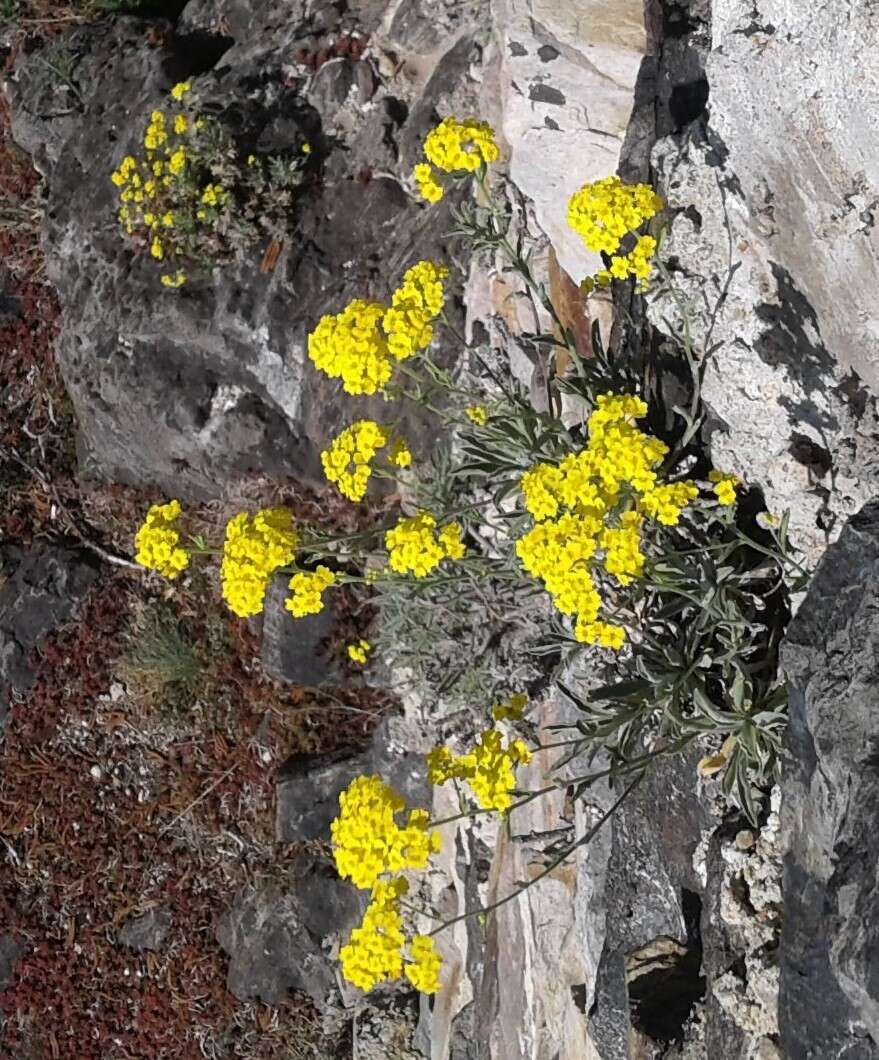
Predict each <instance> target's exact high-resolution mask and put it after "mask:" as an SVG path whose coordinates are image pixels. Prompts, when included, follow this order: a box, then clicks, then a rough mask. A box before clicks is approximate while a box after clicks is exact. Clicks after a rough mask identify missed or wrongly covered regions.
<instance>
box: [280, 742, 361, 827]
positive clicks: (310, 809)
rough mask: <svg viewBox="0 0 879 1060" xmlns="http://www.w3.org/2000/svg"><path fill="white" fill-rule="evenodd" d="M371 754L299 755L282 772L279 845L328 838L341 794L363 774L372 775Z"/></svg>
mask: <svg viewBox="0 0 879 1060" xmlns="http://www.w3.org/2000/svg"><path fill="white" fill-rule="evenodd" d="M370 764H371V763H370V757H369V754H368V753H361V754H352V753H351V752H350V751H344V750H341V751H333V752H330V753H328V754H295V755H291V756H290V758H288V759H287V761H286V762H285V763H284V764H283V766H282V767H281V769H280V770H279V771H278V779H277V798H276V803H277V805H276V811H275V838H276V839H277V840H278V842H279V843H298V842H301V841H303V840H306V839H327V838H329V834H330V822H331V821H332V820H333V818H334V817H336V816H337V814H338V812H339V795H340V794H341V793H342V792H343V791H344V790H345V788H346V787H347V786H348V785H349V784H350V783H351V781H352V780H353V779H354V778H355V777H356V776H358V775H359V774H361V773H369V772H370Z"/></svg>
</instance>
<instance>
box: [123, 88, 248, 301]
mask: <svg viewBox="0 0 879 1060" xmlns="http://www.w3.org/2000/svg"><path fill="white" fill-rule="evenodd" d="M190 89H191V84H190V82H189V81H182V82H180V83H178V84H176V85H175V86H174V88H173V89H172V90H171V97H172V98H173V99H174V100H175V101H176V102H177V103H178V104H181V101H182V100H183V97H184V96H185V95H186V94H187V92H189V91H190ZM204 126H205V121H204V119H202V118H198V119H196V120H195V121H191V120H190V119H189V118H188V117H187V116H186V114H184V113H177V114H169V113H166V112H165V111H163V110H154V111H153V112H152V114H151V115H150V120H149V123H148V125H147V128H146V132H145V133H144V138H143V147H144V155H143V157H142V158H140V159H137V158H135V157H133V156H132V155H126V156H125V158H123V159H122V162H121V163H120V165H119V167H118V169H116V170H115V171H114V172H113V174H112V175H111V177H110V179H111V180H112V182H113V183H114V184H115V185H116V187H117V188H118V189H119V202H120V206H119V211H118V215H117V216H118V219H119V224H120V225H121V227H122V229H123V230H124V231H125V232H126V233H127V234H128V235H137V236H138V237H141V236H143V237H145V238H146V240H147V242H148V245H149V249H150V254H151V255H152V257H153V258H155V260H156V261H164V259H165V258H166V257H167V256H168V255H169V254H170V255H171V256H174V254H175V252H176V251H177V249H178V246H179V244H178V238H179V237H180V234H181V233H185V232H188V231H189V229H190V228H191V226H192V225H193V224H194V223H195V222H196V221H203V222H206V223H207V224H208V225H209V226H213V225H214V224H215V222H216V221H217V220H218V218H219V211H220V209H221V208H222V207H224V206H225V205H226V204H227V203H228V202H229V201H230V193H229V192H228V191H226V190H225V189H224V188H222V187H221V186H220V185H218V184H213V183H209V184H207V185H206V186H205V187H204V189H200V188H199V187H198V183H197V180H198V178H197V175H196V173H195V172H194V171H193V169H192V168H191V167H190V161H191V159H192V157H193V156H196V157H197V156H198V142H197V139H193V137H197V136H198V133H199V132H200V131H201V130H202V129H203V128H204ZM193 196H194V199H193V202H195V201H197V202H200V203H201V204H202V205H201V206H200V207H199V208H198V209H197V210H196V209H195V207H194V206H193V205H192V203H190V199H192V198H193ZM161 279H162V284H163V286H165V287H168V288H177V287H181V286H182V285H183V284H184V283H185V282H186V275H185V273H184V272H183V270H182V269H178V270H177V271H176V272H171V273H164V274H163V275H162V278H161Z"/></svg>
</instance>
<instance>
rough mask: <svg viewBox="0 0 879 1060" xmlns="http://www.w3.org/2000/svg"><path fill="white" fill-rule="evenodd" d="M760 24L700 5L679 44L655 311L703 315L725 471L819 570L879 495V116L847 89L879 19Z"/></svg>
mask: <svg viewBox="0 0 879 1060" xmlns="http://www.w3.org/2000/svg"><path fill="white" fill-rule="evenodd" d="M677 6H678V7H685V5H677ZM756 10H757V9H755V8H754V7H753V5H751V4H749V3H746V2H744V0H741V2H740V0H724V2H722V3H721V2H717V0H716V2H715V3H713V4H712V5H711V15H710V19H708V20H706V19H705V17H704V14H702V13H697V14H696V15H694V13H693V9H692V8H690V9H689V10H688V11H684V12H683V13H682V18H681V19H680V20H679V21H678V23H677V29H676V31H675V35H674V36H673V37H672V38H671V39H670V40H669V39H668V38H667V39H666V42H665V45H664V47H663V53H662V62H661V64H660V72H659V78H658V88H657V91H658V93H659V96H660V103H661V104H662V106H661V107H660V110H659V112H658V116H657V119H656V120H657V132H658V133H659V135H660V136H662V135H663V133H664V132H667V131H669V130H671V131H672V135H667V136H664V137H663V138H662V139H660V140H659V142H658V143H657V144H656V146H655V148H654V151H653V156H652V162H653V167H654V171H655V175H656V183H657V187H658V189H659V191H660V192H661V193H662V194H663V195H664V196H665V198H666V200H667V202H668V205H669V207H670V208H671V211H672V213H673V216H672V220H671V225H670V231H669V232H668V233H667V238H666V240H665V241H664V245H663V250H664V255H663V256H664V258H665V260H666V262H667V263H668V267H669V269H670V272H671V274H672V279H673V282H674V285H675V287H676V289H677V291H678V294H677V296H676V297H675V296H670V295H669V294H667V293H659V294H657V296H655V297H651V298H650V299H649V304H648V315H649V317H650V319H651V321H652V322H653V324H654V325H655V326H656V327H657V328H658V329H659V330H660V331H669V330H671V332H673V333H675V334H676V335H678V336H680V335H681V334H682V332H683V321H682V316H681V306H682V305H683V304H687V303H689V305H690V306H691V317H692V319H691V322H690V323H691V330H692V332H693V336H694V340H695V349H696V353H697V355H698V356H705V348H706V346H708V345H710V346H712V347H713V348H714V352H713V353H712V354H711V356H710V359H709V360H708V363H707V367H706V370H705V379H704V388H703V394H704V397H705V400H706V402H707V404H708V406H709V407H710V408H711V410H712V411H713V412H714V413H715V417H716V418H715V419H714V421H713V422H712V423H711V425H710V428H709V430H710V434H711V440H710V444H711V454H712V459H713V460H714V462H715V464H716V465H717V466H719V467H723V468H727V469H730V470H732V471H734V472H736V473H737V474H739V475H744V476H746V478H747V480H748V481H749V482H752V483H754V484H755V485H759V487H760V489H761V490H762V491H763V494H764V497H765V499H766V504H767V506H768V508H769V509H770V510H771V511H773V512H776V513H778V514H780V513H782V512H784V511H785V510H790V512H791V531H792V538H793V541H794V542H795V544H797V545H798V547H800V548H801V549H802V550H803V551H804V553H805V555H806V559H807V562H808V563H809V564H812V565H813V564H814V563H815V562H817V560H818V559H819V558H820V556H821V554H822V553H823V551H824V549H825V548H826V547H827V545H828V544H829V543H830V541H832V540H834V539H835V537H836V535H837V534H838V533H839V530H840V528H841V526H842V524H843V523H844V522H845V520H846V519H847V518H848V517H849V516H850V515H851V514H853V513H854V512H855V511H857V510H858V509H859V508H860V507H861V506H862V505H863V504H864V503H865V502H866V501H867V500H868V499H869V498H870V497H871V496H872V495H874V494H875V493H876V491H877V488H879V477H877V476H879V449H877V443H876V438H877V437H879V413H877V408H876V400H875V399H876V394H877V391H876V383H877V381H879V368H877V365H879V326H877V320H879V318H877V317H876V314H875V312H874V309H873V298H872V293H871V292H872V290H873V289H874V286H875V279H876V272H877V268H879V266H877V263H876V262H877V256H876V249H877V246H879V242H877V240H879V235H877V234H876V232H875V231H874V229H873V225H872V221H871V220H870V218H871V217H872V212H871V211H872V206H871V204H872V203H873V201H874V199H875V200H876V202H879V180H877V178H879V161H877V159H876V158H875V157H872V156H871V155H870V154H869V152H865V149H864V144H865V143H870V142H871V141H870V139H869V137H868V136H867V135H866V132H865V128H864V127H865V125H867V124H869V123H870V122H871V121H873V120H874V119H873V111H874V110H875V108H872V109H871V108H870V106H869V105H867V106H866V108H865V109H864V110H863V111H862V110H861V106H862V104H863V103H864V100H859V101H858V103H857V105H856V108H855V109H856V110H857V111H858V113H857V115H855V114H853V113H851V111H852V107H855V104H854V103H853V101H852V99H851V98H850V95H849V94H848V92H847V90H843V89H842V88H841V87H840V86H838V85H837V75H838V69H839V66H838V63H839V62H843V63H845V62H849V63H850V64H853V65H854V66H855V67H857V62H856V60H855V58H854V56H855V55H856V53H857V52H858V49H859V48H861V47H862V44H861V41H863V40H866V39H870V37H869V35H870V33H871V32H872V26H873V23H874V21H875V15H874V14H872V13H871V12H868V11H866V10H862V11H861V12H860V13H859V14H858V15H857V16H856V17H855V19H854V22H853V23H847V24H846V27H845V28H842V27H840V26H838V25H836V22H837V18H836V15H835V13H834V12H835V8H834V6H833V5H832V4H829V3H823V2H822V3H819V4H818V5H817V7H816V8H815V9H814V10H811V9H810V10H809V11H808V12H806V11H800V12H794V11H793V9H792V8H791V6H790V5H789V4H785V3H783V2H769V3H762V4H761V5H760V13H759V15H758V14H757V13H756ZM709 23H710V32H709ZM830 39H833V40H834V42H835V44H834V50H833V51H832V52H828V51H827V50H826V48H825V42H826V41H827V40H830ZM819 41H820V42H822V43H821V44H819V43H818V42H819ZM846 56H848V57H849V58H848V59H847V58H846ZM700 67H702V68H704V72H705V79H707V81H706V83H707V88H708V92H709V93H710V95H709V96H706V97H705V98H704V99H703V100H702V107H701V109H700V108H699V107H698V106H697V103H698V100H695V102H694V103H693V106H692V108H691V109H690V111H689V112H688V113H687V114H678V115H677V117H676V118H675V116H674V115H672V114H671V112H672V111H674V107H673V106H672V104H673V100H674V93H675V91H678V90H679V89H680V88H681V87H682V85H681V84H680V79H681V78H682V77H684V76H685V74H686V70H687V69H690V70H691V73H692V75H693V76H695V75H696V72H697V71H698V69H699V68H700ZM687 76H689V75H687ZM691 83H692V84H693V85H695V84H697V83H698V82H696V81H693V82H691ZM865 92H866V95H867V98H870V96H871V94H872V96H873V97H876V96H877V95H879V86H877V85H876V84H869V83H867V84H865ZM663 100H665V101H666V102H665V103H664V104H663V103H662V101H663ZM770 101H774V102H770ZM706 102H707V106H706ZM666 104H667V105H666ZM648 105H649V101H648ZM663 108H664V109H663ZM681 119H687V120H685V121H682V120H681ZM730 270H735V271H734V273H732V274H730ZM852 276H853V277H856V280H855V282H854V283H853V284H852V285H849V282H848V278H849V277H852ZM727 281H728V288H727ZM843 288H845V289H846V291H847V298H846V299H844V300H841V299H840V298H839V291H840V290H841V289H843ZM724 290H726V293H725V294H723V292H724ZM715 306H717V313H716V316H715V315H714V310H715ZM713 316H714V320H713V324H711V323H710V321H711V319H712V317H713ZM709 333H710V334H709Z"/></svg>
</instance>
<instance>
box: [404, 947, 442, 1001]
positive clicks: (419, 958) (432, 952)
mask: <svg viewBox="0 0 879 1060" xmlns="http://www.w3.org/2000/svg"><path fill="white" fill-rule="evenodd" d="M409 949H410V953H411V955H412V963H411V964H407V965H406V978H407V979H408V980H409V982H410V983H411V984H412V985H413V986H414V987H415V989H416V990H420V991H421V993H422V994H435V993H436V992H437V990H439V986H440V980H439V974H440V969H441V968H442V965H443V962H442V958H441V957H440V955H439V954H438V953H437V951H436V946H435V944H434V941H433V939H432V938H430V937H429V936H428V935H416V936H415V938H414V939H413V940H412V942H411V944H410V947H409Z"/></svg>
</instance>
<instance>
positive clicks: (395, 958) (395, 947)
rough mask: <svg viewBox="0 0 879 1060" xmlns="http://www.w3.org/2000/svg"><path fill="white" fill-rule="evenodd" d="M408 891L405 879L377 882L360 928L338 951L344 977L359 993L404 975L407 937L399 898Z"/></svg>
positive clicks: (355, 930) (357, 928)
mask: <svg viewBox="0 0 879 1060" xmlns="http://www.w3.org/2000/svg"><path fill="white" fill-rule="evenodd" d="M408 889H409V888H408V884H407V883H406V881H405V880H404V879H402V878H397V879H394V880H390V881H388V882H383V881H379V882H378V883H376V884H375V886H374V888H373V891H372V897H371V900H370V903H369V905H368V906H367V907H366V912H365V913H364V914H363V920H362V921H361V922H360V926H359V927H356V928H354V930H353V931H352V932H351V936H350V938H349V939H348V942H347V943H346V944H345V945H344V946H343V947H342V948H341V950H340V951H339V961H340V963H341V968H342V975H343V976H344V977H345V979H347V980H348V982H349V983H352V984H353V985H354V986H356V987H358V988H359V989H360V990H364V991H369V990H372V989H373V987H375V986H378V984H379V983H382V982H386V981H389V980H393V979H399V978H400V976H401V975H402V974H403V947H404V946H405V944H406V936H405V935H404V933H403V917H402V914H401V912H400V899H401V898H402V897H403V895H405V894H406V893H407V891H408Z"/></svg>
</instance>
